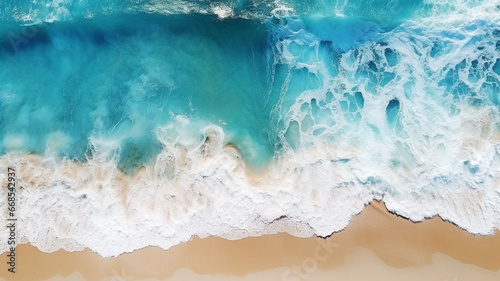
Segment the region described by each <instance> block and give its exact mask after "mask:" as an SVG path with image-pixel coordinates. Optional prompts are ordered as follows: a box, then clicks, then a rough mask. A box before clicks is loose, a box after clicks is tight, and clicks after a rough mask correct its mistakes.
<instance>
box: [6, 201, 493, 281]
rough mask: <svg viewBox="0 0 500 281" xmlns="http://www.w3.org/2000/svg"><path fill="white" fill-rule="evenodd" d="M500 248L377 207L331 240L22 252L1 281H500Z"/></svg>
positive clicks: (282, 238)
mask: <svg viewBox="0 0 500 281" xmlns="http://www.w3.org/2000/svg"><path fill="white" fill-rule="evenodd" d="M499 249H500V234H498V232H497V233H496V234H495V235H493V236H473V235H470V234H469V233H467V232H466V231H463V230H461V229H459V228H458V227H456V226H454V225H452V224H451V223H449V222H445V221H443V220H441V219H440V218H432V219H428V220H425V221H423V222H420V223H413V222H411V221H408V220H406V219H404V218H401V217H399V216H397V215H394V214H391V213H389V212H388V211H387V209H386V208H385V206H384V204H383V203H380V202H372V203H371V204H370V205H368V206H366V207H365V209H364V210H363V212H362V213H360V214H359V215H357V216H356V217H354V218H353V219H352V220H351V222H350V224H349V226H348V227H347V228H346V229H344V230H343V231H341V232H338V233H334V234H333V235H331V236H330V237H328V238H327V239H322V238H316V237H311V238H296V237H293V236H290V235H288V234H276V235H266V236H261V237H255V238H246V239H242V240H236V241H229V240H225V239H221V238H216V237H209V238H205V239H199V238H197V237H195V238H193V239H192V240H191V241H189V242H188V243H185V244H181V245H178V246H175V247H173V248H171V249H169V250H167V251H165V250H163V249H160V248H158V247H148V248H145V249H141V250H138V251H135V252H133V253H128V254H123V255H120V256H119V257H116V258H105V259H103V258H101V257H100V256H99V255H97V254H95V253H93V252H91V251H90V250H85V251H82V252H66V251H63V250H60V251H57V252H54V253H43V252H41V251H39V250H38V249H37V248H36V247H34V246H32V245H29V244H25V245H20V246H18V248H17V253H16V254H17V257H18V259H17V266H16V273H15V274H11V273H9V272H7V267H6V266H4V269H3V270H2V271H1V273H0V280H26V281H28V280H228V281H229V280H332V279H335V278H339V279H340V280H361V279H370V280H401V278H404V280H470V279H471V278H472V279H474V280H499V278H500V251H499ZM6 259H7V257H6V253H4V254H3V255H2V260H4V261H5V260H6ZM360 269H363V270H360ZM377 278H378V279H377ZM335 280H336V279H335Z"/></svg>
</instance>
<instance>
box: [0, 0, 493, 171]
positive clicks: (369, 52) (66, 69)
mask: <svg viewBox="0 0 500 281" xmlns="http://www.w3.org/2000/svg"><path fill="white" fill-rule="evenodd" d="M47 3H49V2H47ZM172 3H174V2H173V1H116V2H110V1H105V2H103V1H89V2H88V3H82V2H71V1H69V2H68V1H62V2H58V3H56V2H50V5H46V2H45V1H38V2H37V3H33V2H31V1H7V3H2V4H0V21H1V22H2V23H1V26H2V27H1V28H0V93H1V95H2V98H1V104H0V114H1V121H0V139H1V140H2V142H1V143H0V152H1V153H2V154H4V153H7V152H9V151H21V152H29V153H35V154H44V153H47V152H48V151H50V152H52V153H54V151H55V152H56V153H57V155H59V156H60V157H66V158H69V159H74V160H77V161H85V160H86V159H89V158H91V157H92V154H93V153H94V152H95V150H94V149H93V144H92V142H91V140H92V139H102V140H105V141H109V142H116V143H118V144H119V145H118V147H119V148H118V151H119V152H117V153H119V163H118V165H119V167H120V168H121V169H122V170H124V171H126V172H133V171H134V170H136V169H137V168H139V167H141V166H142V165H147V164H149V163H152V162H153V161H154V159H155V157H156V155H157V154H158V153H159V152H160V151H161V150H162V144H161V142H160V141H159V140H158V139H157V135H156V132H157V130H158V128H159V127H161V126H164V125H166V124H169V123H170V122H171V121H172V120H173V118H174V117H175V116H179V115H182V116H186V117H187V118H188V119H191V120H201V121H203V122H206V124H215V125H217V126H220V127H221V128H223V131H224V135H225V137H224V140H223V142H224V144H232V145H234V146H236V147H237V148H238V149H239V151H240V152H241V154H242V156H243V158H244V159H245V161H246V162H247V163H248V164H249V165H250V167H253V168H259V167H264V166H266V165H267V164H268V163H269V161H271V160H272V159H273V157H275V156H276V155H279V154H282V153H283V151H289V150H291V151H297V150H300V149H301V148H307V147H310V146H313V145H315V144H317V143H345V142H348V143H351V144H352V145H355V146H356V142H357V140H356V137H352V136H353V135H357V134H358V133H359V131H360V130H368V131H370V132H371V133H372V134H374V135H375V139H376V138H377V135H380V134H389V133H390V132H395V133H396V134H397V135H398V136H399V137H401V138H406V137H407V136H406V137H405V132H404V131H405V128H404V126H405V125H404V124H403V123H404V122H403V121H404V120H405V118H406V121H408V120H409V119H408V118H411V117H410V116H406V117H405V116H404V112H402V110H404V107H405V106H410V107H411V105H409V104H411V103H415V104H418V106H423V107H425V103H426V101H423V100H421V98H422V97H426V98H427V99H432V100H434V101H435V102H436V103H437V104H438V106H437V108H434V109H433V110H441V111H442V112H445V113H446V114H449V115H453V114H459V112H460V106H461V104H473V105H474V106H478V107H481V106H494V107H497V108H498V104H499V99H498V89H499V85H500V83H499V78H500V77H499V76H500V70H499V69H500V67H499V65H500V62H499V56H498V48H499V42H500V38H499V36H500V34H499V31H498V30H499V29H500V26H499V25H498V22H496V21H495V20H491V19H478V20H473V21H470V22H467V23H463V24H461V25H460V24H459V25H455V26H454V27H453V28H452V29H451V30H450V29H448V28H444V29H443V28H438V27H437V28H434V27H432V28H431V27H429V28H427V29H426V28H425V27H422V26H413V24H411V20H412V19H418V18H419V17H422V18H425V17H430V16H432V15H435V14H438V15H439V13H442V14H443V15H446V14H448V13H451V14H455V13H456V12H457V11H459V10H460V8H461V7H455V8H453V7H451V6H449V5H448V6H446V5H444V6H443V5H440V4H433V3H429V2H424V1H383V0H380V1H368V2H360V1H331V2H320V3H318V2H316V1H300V2H297V3H289V2H283V3H282V5H278V4H277V3H276V2H271V1H268V2H266V1H262V2H253V1H234V2H229V1H225V2H223V3H225V4H221V3H222V2H221V3H219V4H220V6H221V7H230V8H231V9H230V11H231V13H230V14H231V15H230V16H229V17H228V18H225V19H222V18H218V16H217V15H216V14H214V12H213V11H215V9H214V4H211V3H210V2H209V1H193V2H190V5H186V4H185V3H184V4H182V3H180V2H179V3H177V2H176V3H177V4H176V5H173V4H172ZM480 4H484V3H483V2H482V1H469V2H466V3H465V4H463V5H465V6H466V7H468V8H473V7H476V6H478V5H480ZM183 5H184V6H183ZM286 5H288V6H289V7H292V8H293V11H291V12H290V11H286V9H280V7H281V8H282V7H283V6H286ZM166 7H170V8H166ZM182 7H184V8H186V7H188V8H186V9H184V10H185V11H184V12H180V11H181V10H182V9H181V8H182ZM186 11H187V13H186ZM450 11H451V12H450ZM219 17H220V16H219ZM402 34H404V36H402ZM398 40H400V41H399V42H397V41H398ZM403 41H405V43H403V44H402V43H401V42H403ZM398 48H399V49H398ZM458 49H462V51H463V52H464V58H463V59H459V60H457V58H456V56H453V53H454V52H457V50H458ZM415 56H417V57H418V56H420V58H424V59H423V60H415V61H412V59H414V57H415ZM447 56H448V58H446V57H447ZM443 58H444V60H443ZM440 59H441V61H440ZM446 59H448V61H446ZM412 62H413V63H416V65H412ZM435 63H439V64H440V66H439V67H435V66H434V65H431V64H435ZM431 68H433V69H431ZM464 73H465V74H464ZM424 80H425V81H427V82H426V85H417V84H419V83H422V81H424ZM422 87H423V88H422ZM416 95H418V96H419V98H415V96H416ZM367 101H371V102H367ZM370 104H371V106H370ZM376 104H377V105H376ZM377 107H378V108H377ZM384 107H385V108H384ZM373 111H378V112H379V114H380V116H385V119H386V124H382V123H377V121H370V120H369V118H370V117H369V116H370V115H371V114H373V113H371V112H373ZM407 124H408V122H407ZM409 126H410V125H406V130H408V129H409ZM196 130H199V128H197V129H196ZM191 137H192V136H191ZM194 137H195V138H198V139H199V140H200V141H201V140H203V139H204V138H205V137H206V136H205V135H204V134H203V132H195V133H194Z"/></svg>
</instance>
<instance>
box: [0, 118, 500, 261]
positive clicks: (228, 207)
mask: <svg viewBox="0 0 500 281" xmlns="http://www.w3.org/2000/svg"><path fill="white" fill-rule="evenodd" d="M467 110H470V112H468V113H467V114H465V117H464V118H462V121H461V122H462V125H463V126H462V127H461V128H463V129H459V131H458V134H457V138H458V137H462V140H463V141H461V143H462V145H461V146H460V147H458V148H456V149H457V150H458V151H457V153H456V154H455V157H454V158H450V159H447V158H445V159H436V160H437V161H438V162H435V161H430V162H428V161H427V160H426V157H430V155H428V154H427V153H434V152H432V149H433V148H432V145H430V146H428V148H429V149H430V150H431V151H427V152H426V151H418V150H411V151H412V153H414V155H413V157H414V158H415V159H416V160H413V161H420V162H419V164H418V165H414V166H405V165H404V164H402V165H400V166H398V167H391V166H390V161H388V160H389V158H391V157H396V155H395V154H394V153H397V149H398V147H397V146H394V147H393V148H392V149H389V150H387V149H386V148H383V147H378V148H375V147H370V146H369V145H366V146H360V147H347V146H345V145H340V146H327V145H322V146H314V147H311V148H310V149H307V150H300V151H297V152H287V153H285V154H284V155H282V156H281V157H279V158H278V159H277V160H276V161H275V162H274V163H273V164H272V165H271V166H270V167H269V169H268V170H266V171H264V172H261V173H259V174H252V173H251V172H248V171H246V169H245V164H244V162H243V161H242V159H241V156H240V155H239V154H238V152H237V151H236V150H235V149H234V148H232V147H230V146H225V147H224V146H223V139H224V132H223V130H222V128H220V127H218V126H215V125H212V124H205V123H198V124H196V122H193V121H190V120H189V119H187V118H185V117H182V116H179V117H177V118H176V120H175V121H173V123H171V124H169V125H167V126H165V127H163V128H162V129H160V130H159V131H158V138H159V140H160V141H161V142H162V143H163V145H164V150H163V151H162V152H161V154H159V155H158V157H157V160H156V162H155V163H154V164H152V165H149V166H147V167H145V168H143V169H141V170H140V171H139V172H138V173H137V174H136V175H135V176H132V177H131V176H126V175H124V174H122V172H120V171H119V170H118V169H117V168H116V165H117V152H116V147H114V146H113V145H108V144H106V143H99V142H95V143H93V146H94V148H95V149H94V153H93V155H94V156H93V158H91V159H88V161H87V162H85V163H75V162H71V161H68V160H60V159H57V158H53V157H51V156H48V155H47V156H45V157H41V156H33V155H17V154H14V153H9V154H6V155H4V156H2V158H1V160H0V162H1V167H2V169H4V170H5V169H6V168H7V167H14V168H15V169H16V171H17V188H18V190H17V200H18V201H17V206H18V208H17V216H18V218H19V220H18V233H17V235H18V236H17V237H18V239H19V240H18V242H19V243H26V242H31V243H32V244H33V245H35V246H37V247H39V248H40V249H41V250H43V251H47V252H52V251H56V250H58V249H60V248H64V249H66V250H70V251H75V250H82V249H83V248H85V247H88V248H90V249H92V250H93V251H95V252H97V253H99V254H100V255H102V256H116V255H119V254H121V253H124V252H129V251H133V250H135V249H139V248H142V247H145V246H149V245H154V246H160V247H162V248H165V249H167V248H170V247H172V246H174V245H176V244H178V243H181V242H184V241H187V240H189V239H190V237H191V236H193V235H199V236H201V237H206V236H208V235H215V236H221V237H225V238H228V239H238V238H243V237H248V236H257V235H263V234H268V233H277V232H281V231H285V232H288V233H291V234H293V235H296V236H300V237H305V236H310V235H312V234H313V233H316V234H318V235H322V236H326V235H329V234H331V233H332V232H335V231H339V230H341V229H343V228H344V227H345V226H346V225H347V224H348V222H349V220H350V218H351V217H352V216H354V215H355V214H356V213H358V212H360V211H361V210H362V208H363V207H364V205H365V204H366V203H368V202H370V201H371V200H373V199H383V200H384V201H385V202H386V204H387V206H388V208H389V209H390V210H391V211H394V212H397V213H398V214H400V215H402V216H405V217H408V218H410V219H412V220H415V221H418V220H422V219H424V218H426V217H432V216H434V215H440V216H442V217H443V218H445V219H447V220H450V221H452V222H454V223H455V224H457V225H458V226H460V227H462V228H464V229H466V230H468V231H470V232H472V233H481V234H489V233H492V231H494V230H495V229H498V228H500V220H499V218H500V214H499V210H500V208H499V207H500V190H499V188H498V186H499V183H500V172H499V171H500V155H499V152H500V145H499V143H500V136H499V135H498V133H497V134H493V133H492V132H493V131H491V130H489V129H488V128H491V126H492V125H493V124H492V123H491V120H489V116H490V115H489V114H488V112H486V111H477V110H475V109H472V108H470V109H467ZM472 124H482V125H481V126H469V125H472ZM187 128H190V129H189V130H190V131H191V132H193V130H192V128H199V131H198V133H201V134H202V135H204V136H205V137H206V138H204V139H200V138H199V136H198V135H197V134H196V130H194V133H193V135H192V136H191V137H187V138H186V137H184V138H180V137H179V136H180V135H181V134H184V136H185V132H186V130H187ZM484 130H486V131H488V130H489V131H488V132H489V134H490V135H489V137H482V138H474V137H472V136H475V135H476V133H477V132H479V131H484ZM176 132H177V133H176ZM176 134H177V135H176ZM462 134H463V135H462ZM492 134H493V135H492ZM374 149H378V150H379V151H380V153H374V151H373V150H374ZM374 155H377V157H374ZM400 156H401V155H400ZM442 156H443V155H441V156H440V157H442ZM465 160H468V161H470V162H469V163H470V165H474V166H475V167H476V166H477V167H478V169H479V171H480V172H478V173H476V174H471V172H470V171H469V169H470V166H467V165H464V164H463V163H464V161H465ZM436 165H437V166H436ZM5 176H6V173H5V171H2V173H1V174H0V181H2V182H5V181H6V178H5ZM0 196H3V197H6V189H5V188H3V189H1V194H0ZM4 202H5V201H2V203H1V206H0V208H1V209H2V210H4V212H5V210H6V209H7V208H6V206H5V203H4ZM3 217H4V218H5V217H6V215H4V216H3ZM2 232H3V233H2V236H3V237H7V234H6V233H4V232H5V229H3V230H2ZM6 245H7V244H6V243H1V246H0V247H2V248H0V251H2V252H3V251H6V250H7V248H6V247H7V246H6Z"/></svg>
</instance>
